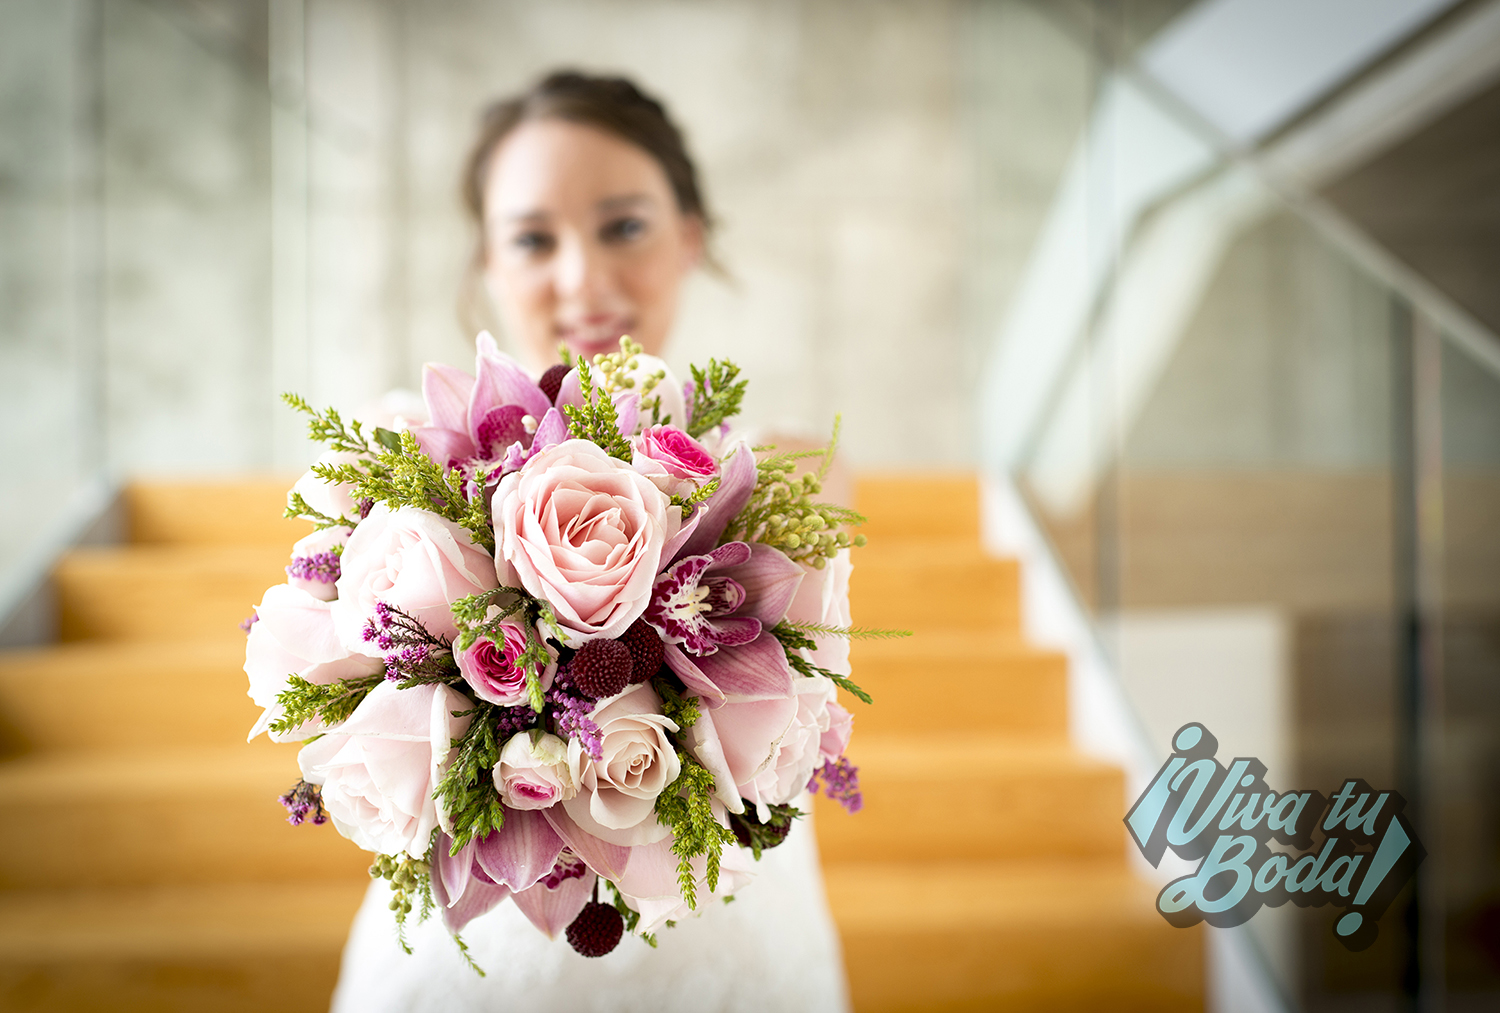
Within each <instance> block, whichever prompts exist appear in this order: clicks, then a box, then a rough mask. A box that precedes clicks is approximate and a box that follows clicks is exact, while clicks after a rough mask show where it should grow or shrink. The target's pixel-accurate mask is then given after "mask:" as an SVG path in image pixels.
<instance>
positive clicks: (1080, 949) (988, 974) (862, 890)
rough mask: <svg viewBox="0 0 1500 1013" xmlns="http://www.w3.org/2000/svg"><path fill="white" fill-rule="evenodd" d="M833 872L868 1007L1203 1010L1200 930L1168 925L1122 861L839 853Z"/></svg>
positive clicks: (836, 910) (866, 1011)
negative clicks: (854, 857)
mask: <svg viewBox="0 0 1500 1013" xmlns="http://www.w3.org/2000/svg"><path fill="white" fill-rule="evenodd" d="M822 827H823V824H822V823H820V824H819V830H820V831H821V830H822ZM823 878H824V883H825V884H826V887H827V890H828V901H829V906H830V907H831V909H832V911H833V916H834V920H835V921H836V922H837V923H838V927H839V932H840V935H841V936H842V937H843V946H844V962H845V965H846V967H847V968H848V971H849V987H850V992H851V997H852V999H853V1003H854V1008H855V1010H856V1011H857V1013H898V1011H915V1010H922V1011H945V1013H946V1011H971V1010H974V1011H977V1010H1001V1009H1025V1010H1101V1009H1108V1010H1142V1011H1145V1010H1150V1011H1157V1010H1184V1011H1186V1010H1201V1009H1202V1008H1203V1000H1202V995H1203V957H1202V945H1203V943H1202V936H1201V932H1200V931H1199V930H1187V929H1177V928H1173V927H1172V926H1170V925H1168V924H1167V923H1166V922H1165V921H1164V920H1163V919H1162V917H1161V916H1160V915H1159V914H1157V913H1156V909H1155V903H1154V900H1155V896H1156V891H1155V890H1154V889H1153V888H1152V887H1151V886H1149V885H1148V884H1146V883H1145V882H1143V881H1142V880H1140V879H1137V878H1136V877H1134V876H1132V875H1130V873H1129V872H1128V871H1127V870H1126V867H1125V865H1124V864H1123V863H1088V862H1061V863H1052V862H1048V863H1019V862H991V863H941V862H931V861H928V862H922V863H917V862H910V863H877V862H859V863H856V862H829V863H828V864H827V865H826V866H825V868H824V871H823Z"/></svg>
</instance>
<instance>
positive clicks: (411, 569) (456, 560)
mask: <svg viewBox="0 0 1500 1013" xmlns="http://www.w3.org/2000/svg"><path fill="white" fill-rule="evenodd" d="M339 568H340V571H341V572H340V575H339V579H338V584H337V585H336V586H337V589H338V600H337V601H335V602H334V603H333V619H334V623H335V625H336V627H337V629H338V634H339V638H340V639H341V640H342V641H343V642H344V645H345V646H346V647H348V648H350V649H351V650H359V649H360V647H361V646H362V645H363V644H364V643H365V641H364V628H365V623H366V621H367V620H368V619H369V618H370V617H371V616H373V615H374V614H375V603H376V602H385V603H386V604H387V605H391V606H393V607H395V608H398V609H400V610H401V611H403V612H405V613H407V614H408V615H410V616H412V617H413V618H415V619H417V620H418V621H419V622H420V623H421V624H422V625H423V626H425V627H426V628H427V632H429V633H431V634H432V635H433V636H439V637H442V636H446V637H454V636H456V635H457V633H458V630H457V628H456V627H455V626H454V625H453V615H452V612H451V611H450V606H451V605H452V603H453V602H455V601H457V600H458V599H460V598H464V597H467V596H469V595H471V594H478V593H480V592H481V591H488V590H491V589H492V588H494V587H495V586H496V580H495V564H494V560H493V559H491V558H490V554H489V553H488V552H485V551H484V550H483V549H482V548H480V547H479V546H477V545H475V544H474V540H473V539H472V538H470V537H469V533H468V532H467V531H465V530H464V529H463V528H461V527H459V526H458V525H457V524H454V523H453V522H452V521H449V520H445V519H443V518H442V517H439V516H437V515H436V514H433V513H428V512H427V511H426V510H418V509H416V508H414V507H402V508H401V509H399V510H391V509H389V508H388V507H386V506H384V505H381V506H377V507H375V508H374V509H373V510H371V511H370V515H369V516H368V517H366V518H365V519H364V520H363V521H361V522H360V524H359V527H357V528H355V529H354V534H353V535H351V536H349V542H348V544H346V545H345V546H344V554H343V556H341V557H340V559H339Z"/></svg>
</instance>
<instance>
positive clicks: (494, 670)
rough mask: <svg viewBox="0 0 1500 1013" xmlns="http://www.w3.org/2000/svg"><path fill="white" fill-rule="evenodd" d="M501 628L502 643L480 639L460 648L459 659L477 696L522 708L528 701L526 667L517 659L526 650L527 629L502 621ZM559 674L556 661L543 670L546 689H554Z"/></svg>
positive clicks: (503, 705) (461, 670)
mask: <svg viewBox="0 0 1500 1013" xmlns="http://www.w3.org/2000/svg"><path fill="white" fill-rule="evenodd" d="M500 629H501V631H502V634H503V636H502V642H501V643H496V642H495V641H493V640H488V639H485V640H476V641H474V643H473V644H472V645H471V646H469V647H466V648H464V649H462V650H459V651H456V652H455V658H456V660H457V661H458V670H459V671H460V672H462V673H463V677H464V681H466V682H467V683H468V684H469V687H470V688H471V689H473V690H474V695H475V696H477V697H479V699H481V700H487V701H489V702H490V703H494V704H499V705H501V706H502V707H519V706H520V705H521V704H523V703H525V702H526V670H525V669H524V668H521V667H520V666H519V665H517V664H516V659H517V658H519V657H520V656H521V655H522V654H523V653H525V651H526V631H525V630H523V629H521V627H519V626H517V625H516V624H515V623H501V624H500ZM556 673H557V665H556V663H553V664H549V665H547V666H546V667H544V668H543V669H542V672H541V683H542V692H544V693H545V692H546V691H547V690H549V689H551V688H552V679H553V676H555V675H556Z"/></svg>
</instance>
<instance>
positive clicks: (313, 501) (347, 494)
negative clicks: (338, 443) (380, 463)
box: [287, 450, 360, 521]
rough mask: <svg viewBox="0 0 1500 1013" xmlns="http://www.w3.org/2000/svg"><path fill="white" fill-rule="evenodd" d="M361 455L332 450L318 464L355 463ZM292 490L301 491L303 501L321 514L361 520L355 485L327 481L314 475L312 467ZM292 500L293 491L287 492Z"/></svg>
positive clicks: (322, 456)
mask: <svg viewBox="0 0 1500 1013" xmlns="http://www.w3.org/2000/svg"><path fill="white" fill-rule="evenodd" d="M358 460H360V455H358V454H351V453H349V452H347V451H343V450H330V451H327V452H326V453H324V454H322V455H320V456H319V457H318V461H317V463H318V464H353V463H354V462H356V461H358ZM291 492H295V493H300V494H301V495H302V499H303V501H304V502H305V503H306V504H307V505H308V506H310V507H312V508H313V509H314V510H316V511H318V512H319V513H320V514H324V515H325V516H328V517H347V518H348V519H349V520H351V521H357V520H359V504H358V503H356V502H355V501H354V487H353V486H350V485H345V484H342V483H337V484H336V483H333V482H326V481H324V480H323V479H321V478H319V477H318V476H317V475H314V474H313V472H312V469H308V470H307V471H305V472H303V474H302V477H301V478H299V479H297V482H296V484H295V485H293V486H292V489H291ZM287 501H288V502H290V501H291V493H288V494H287Z"/></svg>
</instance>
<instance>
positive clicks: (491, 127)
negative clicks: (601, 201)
mask: <svg viewBox="0 0 1500 1013" xmlns="http://www.w3.org/2000/svg"><path fill="white" fill-rule="evenodd" d="M543 119H552V120H565V121H567V122H569V123H582V124H585V125H587V126H591V127H597V128H599V129H600V130H605V131H608V132H609V133H611V134H614V135H615V136H616V137H619V138H620V139H622V140H625V141H629V142H630V143H631V144H634V145H635V146H636V147H638V148H640V149H641V150H643V151H645V152H646V153H647V154H648V155H650V156H651V157H652V158H654V159H655V160H656V163H657V164H658V165H660V166H661V168H662V172H664V173H665V174H666V177H667V182H668V183H669V184H670V185H671V187H672V194H673V196H674V197H675V198H676V200H677V209H678V210H679V211H680V212H682V213H683V214H684V215H691V216H693V217H694V218H697V219H698V221H699V222H700V223H701V225H702V227H703V240H704V248H705V251H707V250H708V248H709V243H708V240H709V236H710V233H711V232H712V229H713V226H714V219H713V216H712V215H711V214H709V211H708V203H707V201H706V200H704V197H703V188H702V186H701V185H700V184H699V182H698V170H697V167H696V166H695V165H694V164H693V159H692V157H691V156H690V155H689V154H688V151H687V144H686V142H684V140H683V137H682V131H681V130H679V129H678V128H677V124H675V123H673V122H672V118H671V117H670V116H668V115H667V110H666V107H664V106H663V105H662V104H661V103H660V102H659V101H657V100H656V99H654V98H652V97H651V96H650V95H648V94H646V93H645V92H643V91H642V90H641V89H640V88H638V87H637V86H636V85H635V83H634V82H633V81H631V80H629V79H628V78H624V77H609V76H598V75H593V74H585V73H582V72H581V71H576V70H559V71H554V72H553V73H551V74H548V75H547V76H546V77H544V78H542V79H541V80H540V81H538V82H536V83H535V84H533V85H532V86H531V87H530V88H528V89H526V90H525V91H523V92H521V93H520V94H519V95H513V96H511V97H510V98H505V99H500V100H499V101H497V102H492V103H490V105H488V106H486V107H485V110H484V112H483V114H481V116H480V121H479V136H478V137H477V138H475V140H474V146H473V147H472V148H471V149H470V150H469V157H468V159H467V160H466V161H465V162H464V175H463V186H462V192H463V200H464V206H465V207H466V208H467V209H468V211H469V215H470V217H471V218H473V220H474V223H475V225H476V226H477V228H478V236H477V238H476V240H475V245H474V259H473V263H472V265H471V269H470V271H469V284H468V286H466V287H467V291H466V293H465V297H464V299H463V303H464V306H463V307H462V309H463V315H464V316H466V317H474V316H478V315H479V314H477V313H476V312H475V311H476V309H477V306H476V303H478V301H479V300H478V299H477V298H476V297H477V296H478V294H479V290H480V286H479V285H478V284H477V282H478V281H479V275H480V272H481V271H482V270H483V267H484V254H485V245H484V244H485V234H484V184H485V181H486V179H488V177H489V173H490V163H491V161H492V160H493V159H494V157H495V152H496V150H498V149H499V147H500V144H501V142H502V141H504V140H505V138H506V137H508V136H509V135H510V133H511V131H513V130H515V129H516V128H517V127H518V126H520V125H521V124H522V123H525V122H526V121H528V120H543ZM704 259H705V261H706V262H707V263H708V265H709V266H710V267H711V268H714V269H716V270H717V269H718V264H717V262H716V261H715V259H714V257H713V254H712V253H711V252H705V257H704ZM464 322H465V324H468V325H473V324H476V323H479V321H476V320H465V321H464ZM468 329H469V330H476V329H478V328H477V327H475V326H470V327H468Z"/></svg>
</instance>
